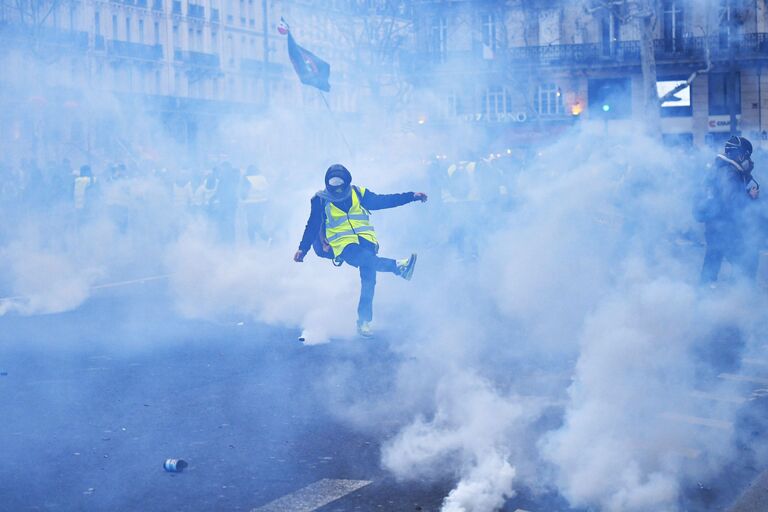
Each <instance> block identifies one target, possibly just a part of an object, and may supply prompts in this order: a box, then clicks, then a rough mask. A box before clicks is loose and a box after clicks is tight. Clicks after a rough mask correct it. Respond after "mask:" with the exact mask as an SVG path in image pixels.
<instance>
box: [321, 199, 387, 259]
mask: <svg viewBox="0 0 768 512" xmlns="http://www.w3.org/2000/svg"><path fill="white" fill-rule="evenodd" d="M358 193H359V194H360V195H359V197H358ZM364 195H365V188H363V187H360V188H359V189H358V188H357V187H352V206H351V207H350V209H349V212H348V213H347V212H345V211H344V210H342V209H340V208H338V207H336V205H334V204H333V203H332V202H330V201H326V203H325V238H326V239H327V240H328V244H329V245H330V246H331V249H333V255H334V256H335V257H339V255H340V254H341V251H343V250H344V248H345V247H346V246H348V245H349V244H357V243H359V241H358V239H357V237H358V236H359V237H362V238H365V239H366V240H368V241H369V242H371V243H373V244H376V245H378V244H379V242H378V240H376V232H375V231H374V230H373V226H371V223H370V215H371V212H369V211H368V210H366V209H365V208H363V205H362V204H360V199H361V198H362V197H363V196H364Z"/></svg>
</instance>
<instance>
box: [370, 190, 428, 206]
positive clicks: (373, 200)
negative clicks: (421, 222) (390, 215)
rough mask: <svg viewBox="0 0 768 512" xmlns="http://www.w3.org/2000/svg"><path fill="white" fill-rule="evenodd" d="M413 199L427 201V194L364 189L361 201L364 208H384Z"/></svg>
mask: <svg viewBox="0 0 768 512" xmlns="http://www.w3.org/2000/svg"><path fill="white" fill-rule="evenodd" d="M414 201H421V202H422V203H424V202H426V201H427V194H425V193H423V192H404V193H402V194H375V193H373V192H371V191H370V190H368V189H366V191H365V194H363V198H362V200H361V203H362V205H363V207H365V209H366V210H384V209H387V208H396V207H398V206H402V205H404V204H408V203H412V202H414Z"/></svg>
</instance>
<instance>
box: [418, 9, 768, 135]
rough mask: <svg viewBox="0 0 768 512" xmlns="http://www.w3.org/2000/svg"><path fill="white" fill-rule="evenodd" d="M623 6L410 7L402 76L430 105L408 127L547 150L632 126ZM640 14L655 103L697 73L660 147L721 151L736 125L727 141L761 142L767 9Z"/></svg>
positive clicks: (633, 87) (634, 26) (672, 108)
mask: <svg viewBox="0 0 768 512" xmlns="http://www.w3.org/2000/svg"><path fill="white" fill-rule="evenodd" d="M628 4H629V3H627V2H613V3H606V2H593V1H589V0H583V1H582V0H576V1H562V0H560V1H558V0H541V1H537V0H517V1H507V2H493V1H466V2H461V1H451V2H434V1H419V2H416V5H415V7H414V10H415V14H414V16H415V26H416V27H417V33H416V51H414V52H413V53H412V54H411V55H410V57H409V58H410V62H408V63H407V64H406V65H407V68H408V69H409V70H410V76H411V77H412V80H413V82H414V83H416V84H420V85H421V86H422V87H423V89H424V90H426V89H429V90H430V96H431V97H432V98H433V99H432V101H431V104H430V105H429V106H428V107H427V108H426V109H425V110H427V111H428V112H416V113H415V114H414V115H413V116H412V118H413V119H419V121H418V122H420V123H422V124H427V123H425V122H424V119H425V118H431V119H432V120H433V121H434V122H435V124H437V125H443V126H444V125H446V124H448V125H462V124H464V125H466V124H467V123H470V124H473V125H475V126H476V127H477V128H478V129H479V130H481V131H485V132H486V133H487V134H489V135H490V136H491V137H494V136H497V138H500V139H503V140H508V141H512V142H511V143H512V144H514V142H515V141H518V142H521V143H522V142H525V141H529V140H542V141H545V140H546V139H547V138H549V137H550V136H551V135H552V134H553V133H557V132H558V131H561V130H563V129H564V128H566V127H568V126H570V125H572V124H573V123H577V122H601V123H606V124H607V125H609V126H610V125H612V124H615V123H622V122H626V121H627V120H631V119H636V118H639V117H640V116H641V114H642V112H643V109H644V103H643V94H642V83H643V76H642V72H641V52H640V39H641V38H640V30H639V28H638V23H637V19H636V13H634V12H633V10H632V8H631V6H630V5H628ZM606 5H608V6H609V7H606ZM649 5H650V6H651V7H653V8H654V18H655V23H654V24H653V27H654V29H653V30H654V32H653V39H654V41H653V45H654V50H655V51H654V53H655V61H656V66H655V69H656V73H657V80H658V90H659V93H660V94H664V93H665V92H667V91H669V90H670V89H672V88H674V87H675V86H676V85H678V84H680V83H681V82H682V81H686V80H687V79H688V78H689V77H690V76H691V75H692V73H694V72H696V71H699V72H700V73H699V74H698V75H697V76H696V77H695V79H694V80H693V81H692V83H691V86H690V87H688V88H686V89H684V90H682V91H681V92H679V93H678V94H676V95H675V98H673V99H672V100H671V101H667V102H665V103H664V104H663V105H662V108H661V116H662V119H661V130H662V132H663V134H664V138H665V139H667V140H668V141H670V142H676V143H681V144H684V145H690V144H697V145H701V144H706V143H713V144H715V143H719V142H720V141H721V140H722V139H723V138H724V137H726V136H728V135H729V134H730V133H731V131H732V130H731V119H736V122H737V124H736V126H735V127H734V129H733V131H735V132H738V133H743V134H745V135H747V136H750V137H751V138H753V139H755V140H764V139H765V121H764V117H765V116H766V115H768V109H767V108H766V102H765V99H764V98H763V89H764V88H765V87H766V86H768V82H766V78H765V77H764V76H763V75H764V74H765V73H764V72H763V68H764V66H765V64H766V62H768V34H767V33H766V32H768V27H767V26H766V25H767V23H766V5H765V2H763V1H759V2H753V1H743V0H712V1H711V2H702V1H695V0H660V1H657V2H649ZM468 70H474V71H476V73H468V72H467V71H468ZM435 90H437V91H439V92H437V94H435V92H434V91H435ZM435 96H437V100H435V99H434V97H435Z"/></svg>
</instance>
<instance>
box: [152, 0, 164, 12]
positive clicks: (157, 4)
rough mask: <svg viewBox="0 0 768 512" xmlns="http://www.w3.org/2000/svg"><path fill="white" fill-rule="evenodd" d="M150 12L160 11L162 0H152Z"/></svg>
mask: <svg viewBox="0 0 768 512" xmlns="http://www.w3.org/2000/svg"><path fill="white" fill-rule="evenodd" d="M152 10H153V11H162V10H163V0H152Z"/></svg>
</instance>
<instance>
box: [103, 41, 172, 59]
mask: <svg viewBox="0 0 768 512" xmlns="http://www.w3.org/2000/svg"><path fill="white" fill-rule="evenodd" d="M107 53H108V54H109V55H111V56H113V57H119V58H122V59H136V60H146V61H155V60H161V59H162V58H163V45H160V44H141V43H129V42H127V41H114V40H112V41H107Z"/></svg>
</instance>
